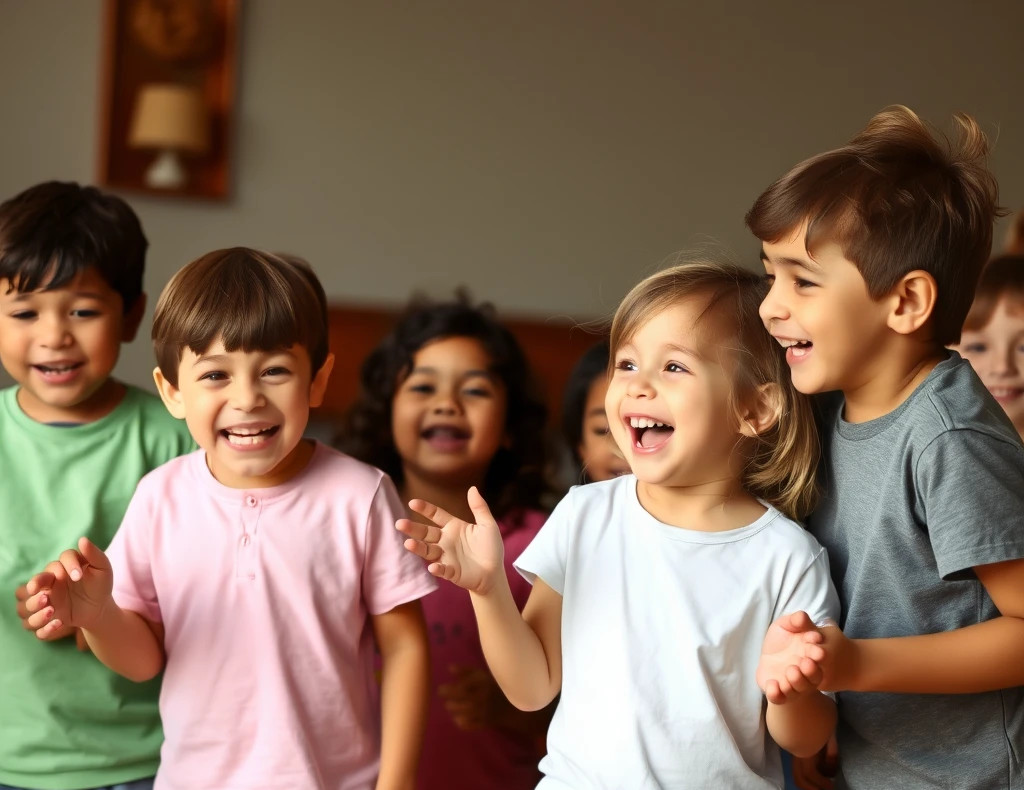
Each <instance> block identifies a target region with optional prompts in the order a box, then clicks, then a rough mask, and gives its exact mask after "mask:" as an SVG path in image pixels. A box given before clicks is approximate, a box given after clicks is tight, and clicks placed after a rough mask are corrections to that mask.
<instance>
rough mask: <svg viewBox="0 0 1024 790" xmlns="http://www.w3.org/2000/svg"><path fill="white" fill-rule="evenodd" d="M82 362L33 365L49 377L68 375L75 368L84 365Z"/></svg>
mask: <svg viewBox="0 0 1024 790" xmlns="http://www.w3.org/2000/svg"><path fill="white" fill-rule="evenodd" d="M83 364H84V363H82V362H60V363H58V364H56V365H33V366H32V367H33V368H35V369H36V370H38V371H39V372H40V373H42V374H43V375H44V376H49V377H60V376H66V375H67V374H68V373H71V372H72V371H74V370H78V368H80V367H82V365H83Z"/></svg>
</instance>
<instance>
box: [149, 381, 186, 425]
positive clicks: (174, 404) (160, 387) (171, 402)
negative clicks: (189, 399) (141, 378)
mask: <svg viewBox="0 0 1024 790" xmlns="http://www.w3.org/2000/svg"><path fill="white" fill-rule="evenodd" d="M153 381H155V382H156V389H157V392H159V393H160V399H161V400H162V401H163V402H164V406H166V407H167V411H169V412H170V413H171V415H172V416H174V417H177V418H178V419H179V420H184V419H185V402H184V400H183V399H182V397H181V390H179V389H178V388H177V387H175V386H174V385H173V384H171V382H169V381H168V380H167V379H166V378H164V374H163V373H162V372H161V371H160V368H153Z"/></svg>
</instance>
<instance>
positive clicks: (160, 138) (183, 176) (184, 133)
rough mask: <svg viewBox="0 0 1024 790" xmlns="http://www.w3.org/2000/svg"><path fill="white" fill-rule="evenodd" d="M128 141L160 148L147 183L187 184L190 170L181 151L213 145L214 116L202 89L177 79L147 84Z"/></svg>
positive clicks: (177, 186) (135, 145)
mask: <svg viewBox="0 0 1024 790" xmlns="http://www.w3.org/2000/svg"><path fill="white" fill-rule="evenodd" d="M128 144H129V145H130V146H132V147H133V148H155V149H157V150H158V151H159V153H158V154H157V157H156V159H155V160H154V162H153V164H152V165H151V166H150V168H149V169H148V170H147V171H146V175H145V183H146V186H149V187H152V188H154V189H181V188H182V187H184V186H185V184H186V183H187V182H188V173H187V171H186V170H185V168H184V166H183V165H182V162H181V159H180V156H179V155H180V154H181V153H182V152H185V153H192V154H202V153H205V152H206V151H207V150H208V149H209V146H210V119H209V113H208V111H207V107H206V103H205V101H204V98H203V92H202V90H201V89H200V88H198V87H196V86H193V85H183V84H175V83H152V84H149V85H143V86H142V88H140V89H139V93H138V96H137V97H136V100H135V112H134V114H133V115H132V123H131V129H130V131H129V133H128Z"/></svg>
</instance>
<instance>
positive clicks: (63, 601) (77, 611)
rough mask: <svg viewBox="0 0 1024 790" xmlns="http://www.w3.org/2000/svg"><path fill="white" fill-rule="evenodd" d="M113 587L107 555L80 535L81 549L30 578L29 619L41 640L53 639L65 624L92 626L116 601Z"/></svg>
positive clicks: (28, 623) (65, 553) (71, 551)
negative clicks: (113, 599)
mask: <svg viewBox="0 0 1024 790" xmlns="http://www.w3.org/2000/svg"><path fill="white" fill-rule="evenodd" d="M113 586H114V577H113V573H112V572H111V569H110V563H109V562H108V561H107V555H106V554H104V553H103V552H102V551H100V549H99V548H97V547H96V546H95V544H93V543H92V542H91V541H90V540H89V539H88V538H80V539H79V541H78V550H77V551H76V550H74V549H69V550H67V551H65V552H63V553H62V554H61V555H60V559H59V560H57V561H56V562H51V563H50V564H49V565H47V566H46V570H44V571H43V572H42V573H39V574H36V575H35V576H33V577H32V578H31V579H29V582H28V584H27V585H26V588H27V592H28V594H29V597H28V599H27V600H26V601H25V610H26V611H27V612H28V613H29V616H28V618H27V619H26V621H25V622H26V623H27V625H28V627H29V628H31V629H32V630H35V632H36V636H38V637H39V638H40V639H52V638H54V634H56V633H59V632H60V630H62V629H63V628H65V627H77V628H89V627H90V626H91V625H92V624H93V623H95V622H96V621H97V620H98V619H99V617H100V615H101V614H102V612H103V609H104V607H106V606H107V604H108V603H109V602H110V601H111V600H112V598H111V590H112V589H113Z"/></svg>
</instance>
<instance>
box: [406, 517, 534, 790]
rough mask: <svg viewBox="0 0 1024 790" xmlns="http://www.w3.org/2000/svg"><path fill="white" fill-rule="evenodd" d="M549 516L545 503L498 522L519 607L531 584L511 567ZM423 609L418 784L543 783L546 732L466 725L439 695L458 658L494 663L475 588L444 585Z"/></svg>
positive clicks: (520, 786)
mask: <svg viewBox="0 0 1024 790" xmlns="http://www.w3.org/2000/svg"><path fill="white" fill-rule="evenodd" d="M545 518H546V516H545V514H544V513H541V512H540V511H538V510H522V511H519V512H517V513H515V514H513V515H512V517H510V518H506V519H503V520H502V521H501V523H499V525H498V526H499V528H500V529H501V536H502V541H503V543H504V544H505V575H506V576H508V581H509V586H510V587H511V588H512V597H513V598H515V601H516V604H517V605H518V606H519V608H520V610H521V609H522V608H523V606H525V605H526V599H527V598H529V597H530V590H531V589H532V587H531V586H530V583H529V582H528V581H526V579H524V578H523V577H522V575H521V574H520V573H519V572H518V571H516V570H515V569H514V568H513V567H512V561H513V560H514V559H516V557H518V556H519V555H520V554H522V552H523V549H525V548H526V547H527V545H529V543H530V541H531V540H533V537H534V536H535V535H536V534H537V532H539V531H540V528H541V526H542V525H543V524H544V519H545ZM423 614H424V616H425V617H426V619H427V628H428V629H429V631H430V661H431V667H432V672H433V678H432V684H431V694H430V714H429V717H428V719H427V733H426V737H425V739H424V742H423V755H422V756H421V757H420V770H419V774H418V776H417V781H416V787H417V790H492V789H493V790H497V789H498V788H500V789H501V790H526V789H527V788H531V789H532V788H534V787H536V786H537V783H538V782H539V781H540V780H541V773H540V771H539V770H538V768H537V763H538V762H539V761H540V758H541V757H542V756H543V753H542V751H541V744H542V743H543V740H542V739H540V738H537V737H536V736H531V735H527V734H524V733H516V732H509V731H501V730H496V729H486V730H473V731H465V730H461V729H459V728H458V727H457V726H456V725H455V722H454V721H453V720H452V717H451V715H450V714H449V713H448V711H447V710H446V709H445V707H444V703H443V701H442V700H441V699H440V697H438V695H437V687H438V686H439V685H441V684H443V683H451V682H452V680H453V678H452V674H451V673H450V671H449V667H450V666H451V665H453V664H455V665H459V666H470V667H480V668H482V669H486V668H487V662H486V661H485V660H484V654H483V651H482V649H481V648H480V635H479V633H478V631H477V628H476V617H475V616H474V614H473V604H472V603H471V602H470V600H469V593H468V592H466V591H465V590H463V589H462V588H460V587H456V586H455V585H454V584H448V583H444V584H441V585H440V586H439V587H438V588H437V590H435V591H434V592H432V593H431V594H430V595H428V596H426V597H425V598H424V599H423Z"/></svg>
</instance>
